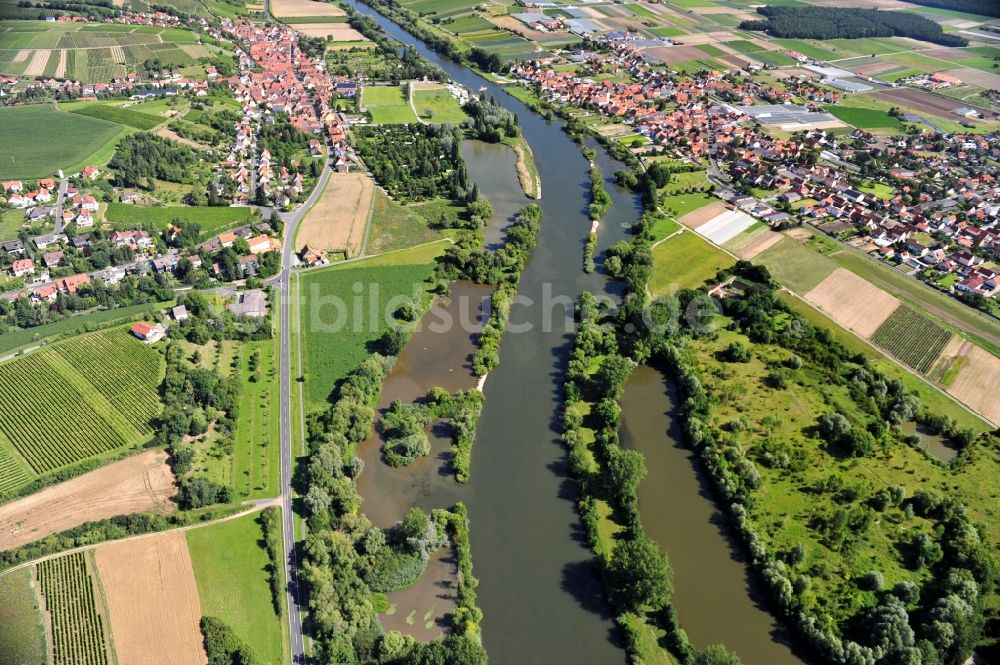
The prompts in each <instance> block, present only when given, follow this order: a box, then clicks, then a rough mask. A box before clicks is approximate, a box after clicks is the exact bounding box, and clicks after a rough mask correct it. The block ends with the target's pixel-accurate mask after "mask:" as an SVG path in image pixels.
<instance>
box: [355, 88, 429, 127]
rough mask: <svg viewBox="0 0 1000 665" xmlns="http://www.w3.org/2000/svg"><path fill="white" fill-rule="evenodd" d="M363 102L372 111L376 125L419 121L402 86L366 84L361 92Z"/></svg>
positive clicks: (373, 121)
mask: <svg viewBox="0 0 1000 665" xmlns="http://www.w3.org/2000/svg"><path fill="white" fill-rule="evenodd" d="M361 104H362V106H365V107H367V109H368V112H369V113H371V116H372V123H373V124H376V125H405V124H406V123H410V122H417V116H416V115H414V114H413V109H412V108H410V104H409V102H407V100H406V97H405V96H404V95H403V88H402V87H395V86H385V85H379V86H366V87H365V88H364V89H363V91H362V93H361Z"/></svg>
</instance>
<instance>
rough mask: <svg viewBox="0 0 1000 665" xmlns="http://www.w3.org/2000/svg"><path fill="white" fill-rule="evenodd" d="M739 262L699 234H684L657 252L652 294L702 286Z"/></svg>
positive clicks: (669, 241) (654, 257)
mask: <svg viewBox="0 0 1000 665" xmlns="http://www.w3.org/2000/svg"><path fill="white" fill-rule="evenodd" d="M733 263H735V261H734V260H733V259H732V258H730V257H729V256H728V255H727V254H725V253H724V252H722V251H720V250H718V249H716V248H715V247H714V246H713V245H712V244H711V243H709V242H708V241H707V240H704V239H702V238H701V237H700V236H699V235H697V234H696V233H689V232H685V233H681V234H680V235H676V236H674V237H673V238H671V239H670V240H667V241H664V242H662V243H660V244H659V245H657V246H656V247H655V248H654V249H653V274H652V276H651V277H650V279H649V290H650V292H651V293H652V294H653V295H654V296H662V295H669V294H670V293H673V292H674V291H677V290H678V289H689V288H695V287H698V286H701V285H702V284H704V283H705V280H707V279H709V278H711V277H713V276H714V275H715V273H717V272H718V271H719V270H722V269H723V268H727V267H729V266H731V265H732V264H733Z"/></svg>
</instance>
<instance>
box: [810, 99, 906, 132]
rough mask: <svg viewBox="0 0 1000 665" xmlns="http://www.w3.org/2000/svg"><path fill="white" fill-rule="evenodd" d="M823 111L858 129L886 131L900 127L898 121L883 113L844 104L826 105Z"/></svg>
mask: <svg viewBox="0 0 1000 665" xmlns="http://www.w3.org/2000/svg"><path fill="white" fill-rule="evenodd" d="M823 109H824V110H825V111H828V112H830V113H832V114H833V115H834V116H835V117H836V118H838V119H839V120H843V121H844V122H846V123H847V124H849V125H854V126H855V127H857V128H858V129H886V128H896V127H899V126H900V124H901V123H900V122H899V119H897V118H893V117H892V116H891V115H889V114H888V113H886V112H885V111H879V110H877V109H863V108H856V107H853V106H846V105H844V104H837V105H827V106H824V107H823Z"/></svg>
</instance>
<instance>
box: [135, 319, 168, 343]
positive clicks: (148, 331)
mask: <svg viewBox="0 0 1000 665" xmlns="http://www.w3.org/2000/svg"><path fill="white" fill-rule="evenodd" d="M132 334H133V335H135V336H136V337H138V338H139V339H141V340H142V341H144V342H146V343H147V344H152V343H153V342H155V341H157V340H159V339H160V338H161V337H163V328H161V327H160V326H157V325H153V324H152V323H146V322H145V321H138V322H137V323H136V324H135V325H134V326H132Z"/></svg>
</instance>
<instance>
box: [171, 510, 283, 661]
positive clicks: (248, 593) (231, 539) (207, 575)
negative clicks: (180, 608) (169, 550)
mask: <svg viewBox="0 0 1000 665" xmlns="http://www.w3.org/2000/svg"><path fill="white" fill-rule="evenodd" d="M259 518H260V513H252V514H250V515H246V516H243V517H239V518H237V519H233V520H228V521H225V522H219V523H217V524H212V525H209V526H205V527H201V528H198V529H191V530H190V531H188V532H187V534H186V535H187V548H188V550H189V551H190V557H191V565H192V567H193V571H194V579H195V580H196V581H197V586H198V598H199V599H200V600H199V603H200V606H201V612H202V614H203V615H204V616H211V617H216V618H218V619H221V620H222V621H223V622H225V623H226V624H228V625H229V626H230V627H231V628H232V629H233V631H234V632H235V633H236V635H237V636H238V637H239V638H240V639H242V640H243V641H244V642H246V643H247V644H248V645H249V646H250V647H251V648H252V649H253V650H254V651H255V652H257V654H258V655H259V656H260V658H261V660H262V662H264V663H271V664H273V665H280V664H281V663H285V662H287V658H286V655H287V652H288V649H287V648H286V646H285V645H286V644H287V639H288V638H287V630H286V629H287V625H288V624H287V621H285V620H284V619H283V616H284V614H285V610H284V607H282V611H281V613H280V615H279V613H277V612H275V609H274V605H273V604H272V602H271V589H270V586H269V582H268V573H267V572H266V571H267V568H268V565H269V560H268V555H267V551H266V550H265V549H264V548H263V547H261V545H260V543H261V541H262V538H263V532H262V527H261V525H260V522H259V521H258V520H259ZM279 574H280V573H279Z"/></svg>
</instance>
